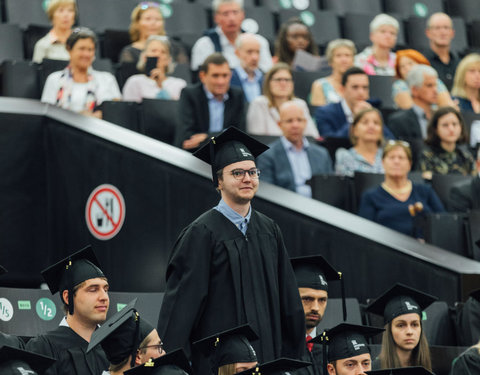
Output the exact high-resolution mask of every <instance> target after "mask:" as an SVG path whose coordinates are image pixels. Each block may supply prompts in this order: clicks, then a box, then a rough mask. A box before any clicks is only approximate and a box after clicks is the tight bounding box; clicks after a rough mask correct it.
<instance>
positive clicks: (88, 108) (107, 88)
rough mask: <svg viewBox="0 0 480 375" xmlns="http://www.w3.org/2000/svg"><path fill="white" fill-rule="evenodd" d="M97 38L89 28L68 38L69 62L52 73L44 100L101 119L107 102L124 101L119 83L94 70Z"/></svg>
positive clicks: (109, 75) (43, 93) (74, 32)
mask: <svg viewBox="0 0 480 375" xmlns="http://www.w3.org/2000/svg"><path fill="white" fill-rule="evenodd" d="M96 43H97V37H96V35H95V33H94V32H93V31H91V30H90V29H87V28H86V27H79V28H76V29H74V30H73V32H72V34H71V35H70V36H69V37H68V39H67V51H68V52H69V54H70V63H69V64H68V66H67V67H66V68H65V69H64V70H61V71H58V72H54V73H52V74H50V75H49V76H48V78H47V81H46V82H45V86H44V88H43V92H42V99H41V101H42V102H44V103H50V104H54V105H56V106H58V107H62V108H64V109H69V110H71V111H74V112H79V113H81V114H84V115H89V116H95V117H98V118H101V117H102V113H101V111H100V110H99V109H98V106H99V105H100V104H102V102H104V101H106V100H115V99H121V97H122V94H121V93H120V89H119V88H118V84H117V80H116V79H115V77H114V76H113V75H112V74H111V73H109V72H100V71H97V70H94V69H93V68H92V63H93V60H94V59H95V47H96Z"/></svg>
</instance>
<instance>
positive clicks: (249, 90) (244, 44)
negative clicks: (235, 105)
mask: <svg viewBox="0 0 480 375" xmlns="http://www.w3.org/2000/svg"><path fill="white" fill-rule="evenodd" d="M235 46H236V49H235V54H236V55H237V56H238V59H239V60H240V65H239V66H237V67H236V68H234V69H233V70H232V79H231V81H230V86H233V87H238V88H241V89H242V90H243V94H244V95H245V100H246V101H247V102H248V103H250V102H251V101H252V100H253V99H255V98H256V97H257V96H260V95H262V83H263V73H262V71H261V70H260V69H259V68H258V63H259V62H260V41H259V40H258V37H257V35H254V34H249V33H242V34H240V35H239V36H238V38H237V40H236V42H235Z"/></svg>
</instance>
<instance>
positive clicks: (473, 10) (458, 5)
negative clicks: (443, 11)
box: [446, 0, 480, 23]
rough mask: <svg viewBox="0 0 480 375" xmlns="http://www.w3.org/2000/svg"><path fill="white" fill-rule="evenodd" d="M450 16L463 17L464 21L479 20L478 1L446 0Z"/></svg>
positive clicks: (479, 8)
mask: <svg viewBox="0 0 480 375" xmlns="http://www.w3.org/2000/svg"><path fill="white" fill-rule="evenodd" d="M446 3H447V10H448V14H450V16H456V17H460V18H463V19H464V20H465V22H466V23H469V22H471V21H474V20H477V21H479V20H480V2H479V1H477V0H447V1H446Z"/></svg>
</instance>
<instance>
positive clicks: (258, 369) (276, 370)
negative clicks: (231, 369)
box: [236, 358, 312, 375]
mask: <svg viewBox="0 0 480 375" xmlns="http://www.w3.org/2000/svg"><path fill="white" fill-rule="evenodd" d="M311 365H312V364H311V363H310V362H305V361H299V360H296V359H290V358H278V359H276V360H274V361H271V362H266V363H262V364H261V365H258V366H255V367H253V368H251V369H248V370H245V371H242V372H239V373H237V374H236V375H273V374H283V373H284V372H290V371H295V370H299V369H301V368H304V367H308V366H311Z"/></svg>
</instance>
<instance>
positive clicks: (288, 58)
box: [275, 17, 318, 64]
mask: <svg viewBox="0 0 480 375" xmlns="http://www.w3.org/2000/svg"><path fill="white" fill-rule="evenodd" d="M292 25H303V26H305V27H306V28H307V30H308V47H307V49H306V51H307V52H310V53H311V54H312V55H318V47H317V45H316V44H315V41H314V40H313V35H312V32H311V31H310V28H309V27H308V26H307V25H306V24H305V22H303V21H302V20H301V19H300V18H298V17H293V18H290V19H289V20H288V21H287V22H285V23H284V24H282V26H281V27H280V30H279V32H278V36H277V39H276V40H275V56H277V57H278V61H280V62H285V63H287V64H291V63H292V61H293V57H294V56H295V51H291V50H290V49H289V48H288V42H287V33H288V28H289V27H290V26H292Z"/></svg>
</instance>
